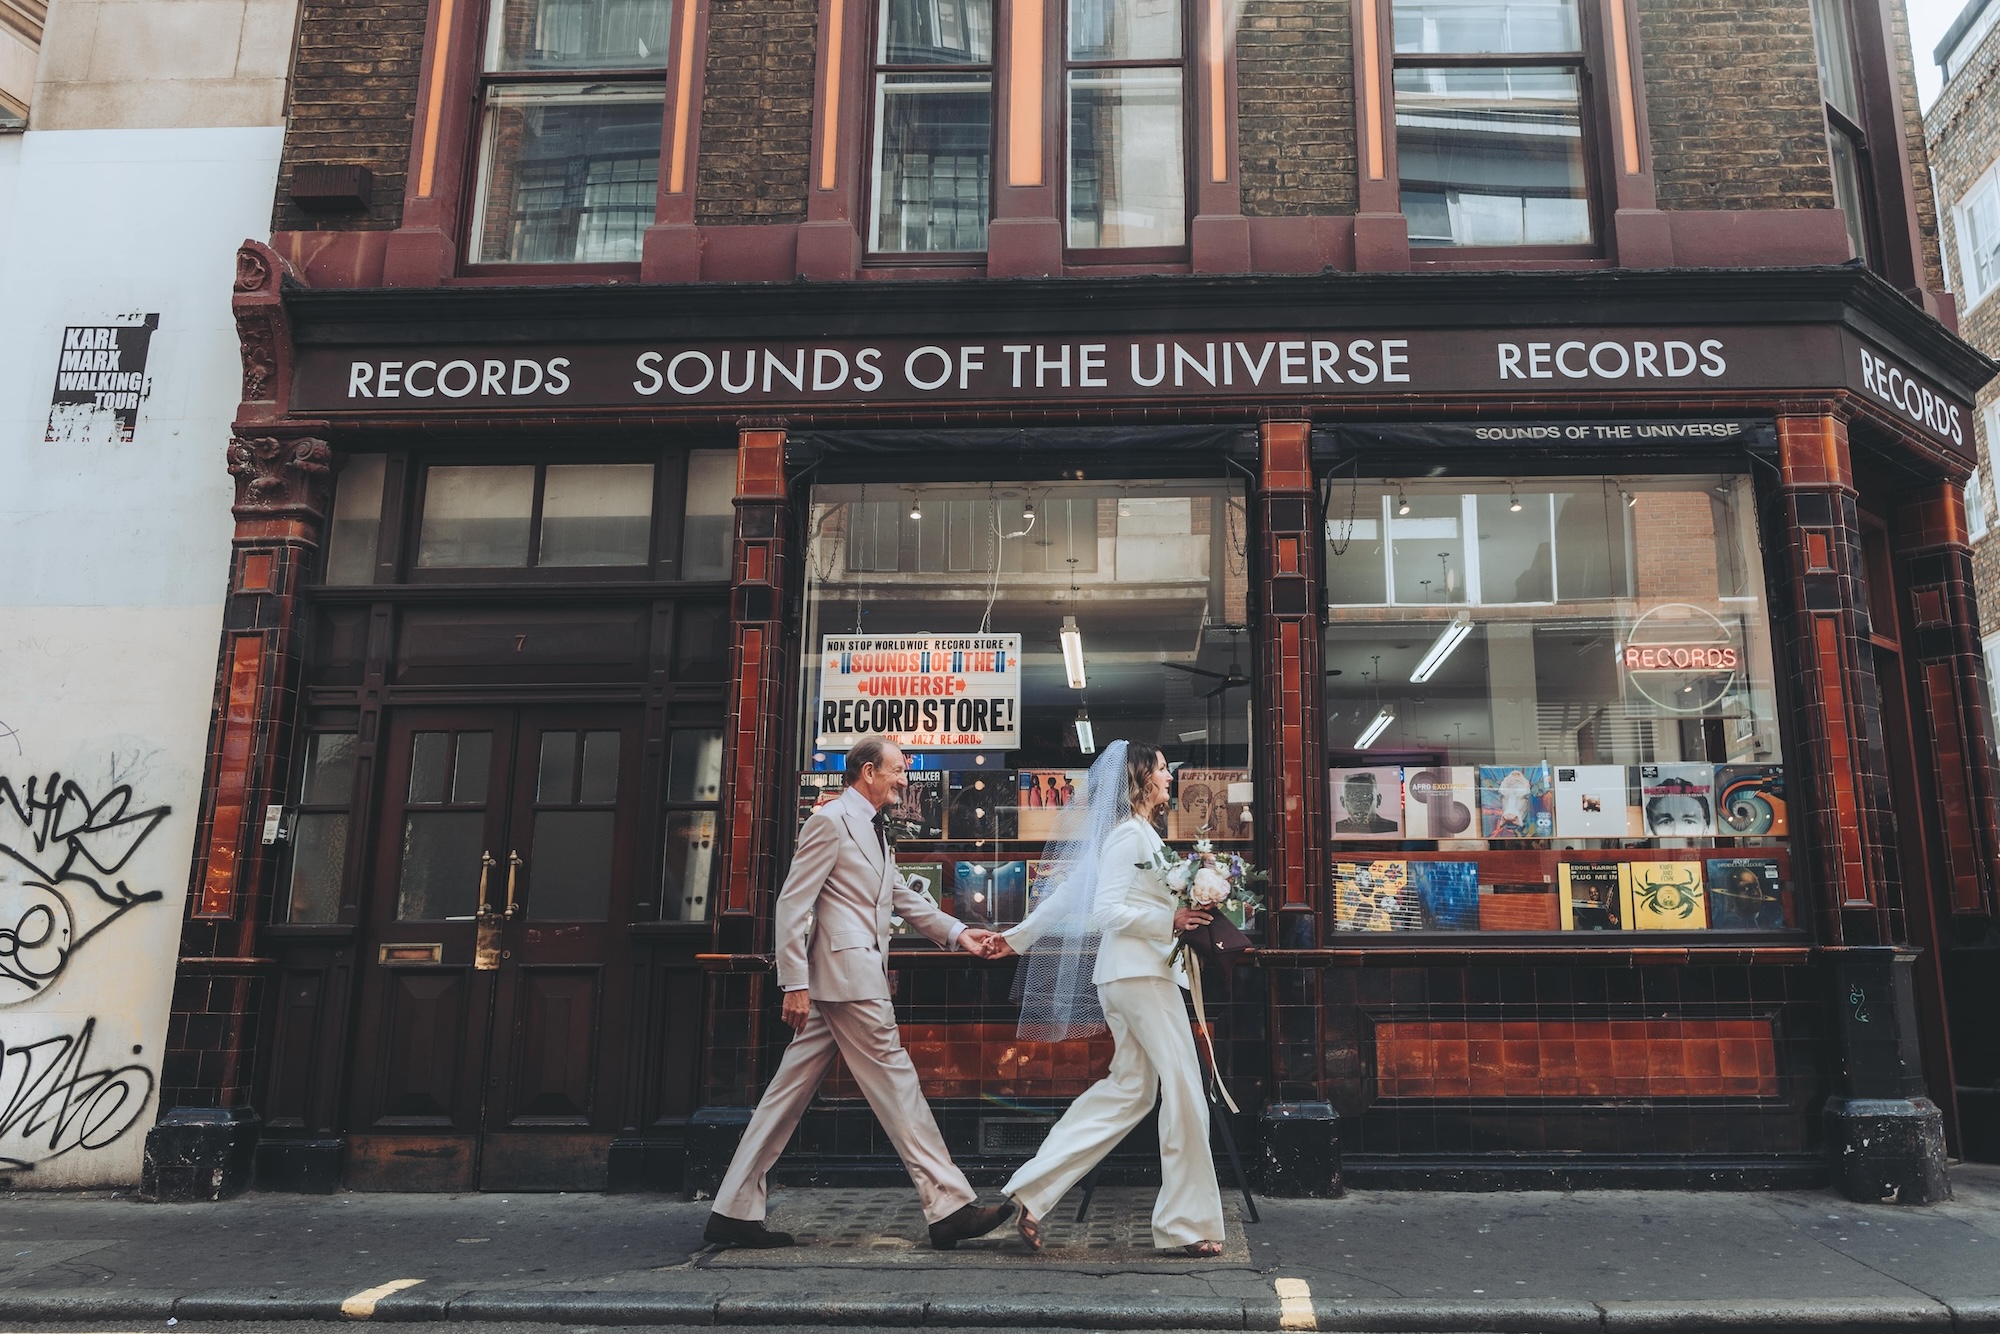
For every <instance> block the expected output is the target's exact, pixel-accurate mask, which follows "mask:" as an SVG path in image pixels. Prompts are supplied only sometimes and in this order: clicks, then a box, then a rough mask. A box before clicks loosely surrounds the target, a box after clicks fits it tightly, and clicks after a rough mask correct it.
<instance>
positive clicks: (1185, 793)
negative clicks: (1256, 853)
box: [1167, 765, 1254, 843]
mask: <svg viewBox="0 0 2000 1334" xmlns="http://www.w3.org/2000/svg"><path fill="white" fill-rule="evenodd" d="M1232 789H1234V791H1235V795H1234V796H1233V797H1232V796H1231V790H1232ZM1250 805H1251V791H1250V771H1249V770H1247V769H1191V768H1188V767H1187V766H1185V765H1183V766H1182V767H1181V768H1180V770H1179V771H1178V772H1177V773H1176V774H1175V775H1174V807H1173V810H1172V811H1171V812H1170V813H1169V814H1168V816H1167V837H1168V838H1170V839H1172V840H1173V841H1175V842H1177V843H1194V842H1196V841H1198V840H1200V839H1204V838H1206V839H1210V840H1213V841H1216V842H1225V841H1227V842H1236V841H1241V840H1243V839H1247V838H1249V837H1250V836H1251V834H1252V833H1253V832H1254V831H1253V829H1252V826H1251V822H1250V821H1248V820H1245V819H1244V818H1243V812H1244V811H1245V810H1247V809H1248V808H1249V807H1250Z"/></svg>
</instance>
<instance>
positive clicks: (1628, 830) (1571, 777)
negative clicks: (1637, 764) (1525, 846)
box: [1555, 764, 1640, 838]
mask: <svg viewBox="0 0 2000 1334" xmlns="http://www.w3.org/2000/svg"><path fill="white" fill-rule="evenodd" d="M1555 774H1556V783H1555V798H1556V833H1557V835H1559V836H1560V837H1562V838H1637V837H1639V836H1640V830H1639V811H1638V807H1637V806H1635V805H1634V804H1633V803H1632V799H1631V789H1630V787H1629V785H1628V782H1627V779H1628V778H1629V771H1628V770H1627V769H1626V767H1625V766H1624V765H1622V764H1558V765H1556V766H1555Z"/></svg>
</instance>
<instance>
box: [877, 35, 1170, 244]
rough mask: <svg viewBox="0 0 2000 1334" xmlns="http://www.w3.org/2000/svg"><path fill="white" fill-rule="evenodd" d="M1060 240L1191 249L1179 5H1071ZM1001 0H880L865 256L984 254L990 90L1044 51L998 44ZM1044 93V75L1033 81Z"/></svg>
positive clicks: (990, 163)
mask: <svg viewBox="0 0 2000 1334" xmlns="http://www.w3.org/2000/svg"><path fill="white" fill-rule="evenodd" d="M1062 14H1063V34H1064V35H1063V39H1062V46H1061V48H1060V52H1061V57H1062V59H1061V62H1060V69H1059V75H1060V79H1061V87H1062V94H1061V97H1062V101H1061V106H1062V115H1063V120H1062V125H1061V126H1060V127H1058V130H1057V133H1058V137H1059V141H1060V143H1061V145H1062V154H1061V156H1062V162H1063V168H1062V194H1063V202H1062V203H1061V204H1060V205H1059V207H1060V208H1061V210H1062V213H1063V216H1064V219H1065V221H1064V235H1065V241H1066V244H1067V245H1068V247H1069V248H1070V249H1071V250H1073V251H1097V250H1118V251H1120V252H1122V254H1123V256H1124V257H1131V258H1141V257H1144V256H1138V255H1134V254H1133V253H1132V252H1135V251H1148V250H1158V249H1161V248H1168V249H1175V248H1179V247H1181V246H1184V245H1185V244H1186V241H1187V167H1186V157H1187V147H1186V144H1187V132H1186V119H1187V106H1186V96H1185V84H1186V78H1185V70H1184V68H1183V66H1184V64H1185V60H1186V51H1187V37H1186V32H1185V24H1186V20H1185V16H1184V15H1183V12H1182V6H1181V4H1180V0H1067V3H1066V4H1065V6H1064V8H1063V11H1062ZM998 41H999V39H998V37H997V36H996V33H995V29H994V24H993V5H992V0H877V8H876V24H875V45H874V52H873V76H872V77H873V95H874V100H873V116H874V138H873V145H872V155H873V163H872V172H871V185H872V196H873V198H872V205H871V208H870V211H869V230H868V248H869V250H870V252H872V253H875V254H883V255H895V254H921V255H929V256H936V255H952V254H957V255H966V256H972V255H977V254H978V253H979V252H981V251H983V250H985V248H986V227H987V221H988V219H989V218H990V217H991V215H992V189H993V173H994V162H995V154H994V145H995V137H996V133H997V129H998V127H997V126H996V124H995V121H994V116H993V102H994V93H993V90H994V86H995V80H996V78H997V77H999V71H1001V70H1003V69H1005V68H1007V67H1008V66H1009V64H1010V62H1011V61H1012V60H1015V59H1021V60H1029V61H1037V60H1039V59H1040V58H1041V53H1040V51H1039V49H1037V50H1034V51H1018V52H1016V51H1009V50H1006V49H1004V47H1002V46H1000V45H997V43H998ZM1033 86H1036V87H1039V86H1040V83H1039V80H1035V81H1033Z"/></svg>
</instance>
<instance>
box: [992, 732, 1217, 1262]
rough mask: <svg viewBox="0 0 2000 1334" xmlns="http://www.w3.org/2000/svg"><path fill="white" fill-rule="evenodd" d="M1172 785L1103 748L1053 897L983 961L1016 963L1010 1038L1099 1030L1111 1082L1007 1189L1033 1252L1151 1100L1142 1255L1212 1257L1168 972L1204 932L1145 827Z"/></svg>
mask: <svg viewBox="0 0 2000 1334" xmlns="http://www.w3.org/2000/svg"><path fill="white" fill-rule="evenodd" d="M1172 781H1173V775H1172V773H1171V772H1170V771H1169V770H1168V768H1167V759H1166V756H1164V755H1162V754H1161V753H1160V752H1159V750H1158V749H1156V748H1155V747H1152V746H1148V745H1137V744H1130V743H1127V742H1124V741H1115V742H1113V743H1112V744H1111V745H1110V746H1109V747H1107V748H1106V750H1105V752H1104V754H1103V755H1102V756H1101V757H1099V759H1098V762H1097V763H1096V764H1095V765H1094V766H1092V768H1091V771H1090V780H1089V783H1088V785H1087V789H1086V792H1085V801H1084V802H1079V803H1076V804H1074V805H1072V806H1071V807H1069V808H1067V809H1066V810H1065V812H1064V815H1065V820H1064V826H1063V827H1061V828H1060V829H1059V832H1058V836H1057V838H1056V839H1054V840H1052V841H1051V842H1050V844H1049V847H1048V850H1047V854H1046V856H1045V860H1046V861H1048V862H1050V863H1053V867H1052V873H1051V879H1052V880H1054V882H1055V887H1054V888H1053V889H1052V890H1051V891H1050V893H1049V895H1048V896H1047V898H1045V899H1044V900H1043V902H1042V903H1041V904H1040V905H1038V906H1037V907H1036V909H1035V911H1034V912H1032V913H1030V914H1029V915H1028V919H1027V920H1026V921H1024V922H1022V923H1021V924H1020V925H1019V926H1017V927H1015V928H1014V929H1013V930H1011V931H1008V932H1005V933H1003V936H1002V940H1003V941H1004V944H1002V945H999V946H995V947H993V953H994V955H995V956H996V957H998V956H1004V955H1005V954H1007V953H1014V952H1019V953H1023V954H1026V955H1027V956H1028V957H1027V959H1026V961H1025V962H1024V963H1023V964H1022V967H1021V976H1020V978H1019V979H1018V980H1017V984H1016V989H1017V991H1018V992H1019V993H1020V997H1021V1001H1022V1012H1021V1027H1020V1032H1021V1036H1023V1037H1026V1038H1038V1039H1044V1040H1055V1041H1061V1040H1064V1039H1067V1038H1072V1037H1078V1036H1083V1035H1086V1034H1090V1033H1095V1032H1102V1031H1103V1030H1104V1029H1106V1028H1108V1029H1110V1031H1111V1037H1112V1041H1113V1042H1114V1043H1115V1044H1116V1045H1115V1047H1114V1049H1113V1052H1112V1056H1111V1069H1110V1072H1109V1073H1108V1074H1106V1075H1105V1077H1104V1078H1103V1079H1100V1080H1098V1081H1097V1083H1095V1084H1093V1085H1091V1087H1090V1088H1089V1090H1087V1091H1086V1092H1085V1093H1084V1094H1083V1096H1082V1097H1080V1098H1078V1099H1077V1100H1076V1101H1075V1102H1074V1103H1072V1104H1071V1105H1070V1109H1069V1111H1067V1112H1065V1113H1064V1114H1063V1118H1062V1120H1060V1121H1058V1122H1057V1123H1056V1125H1055V1127H1054V1128H1053V1129H1052V1130H1050V1131H1049V1136H1048V1138H1047V1139H1046V1140H1044V1141H1043V1142H1042V1147H1041V1149H1040V1151H1039V1152H1037V1153H1036V1154H1035V1156H1034V1157H1033V1158H1032V1159H1030V1160H1029V1161H1028V1163H1027V1165H1026V1166H1024V1167H1022V1168H1021V1170H1020V1171H1018V1172H1016V1173H1015V1174H1014V1177H1013V1179H1012V1180H1011V1181H1009V1182H1008V1183H1007V1185H1006V1194H1007V1195H1008V1196H1010V1197H1012V1199H1013V1200H1014V1202H1015V1203H1016V1204H1018V1205H1019V1206H1020V1210H1021V1212H1020V1219H1019V1227H1020V1230H1021V1237H1022V1239H1023V1240H1025V1241H1026V1242H1027V1243H1028V1244H1029V1245H1030V1246H1032V1247H1034V1248H1036V1249H1037V1250H1039V1249H1041V1245H1042V1240H1041V1220H1042V1219H1043V1218H1044V1217H1046V1216H1047V1214H1048V1211H1049V1210H1051V1209H1053V1208H1054V1207H1055V1206H1056V1203H1057V1201H1059V1200H1061V1199H1062V1197H1063V1195H1064V1194H1065V1193H1066V1192H1067V1191H1068V1190H1069V1188H1070V1187H1071V1186H1074V1185H1075V1184H1076V1183H1077V1182H1078V1181H1080V1180H1082V1179H1083V1177H1084V1176H1085V1174H1087V1173H1088V1172H1089V1171H1090V1169H1091V1168H1092V1167H1094V1166H1096V1165H1097V1163H1098V1161H1099V1160H1100V1159H1102V1158H1103V1157H1104V1155H1105V1154H1107V1153H1109V1152H1110V1151H1111V1150H1112V1149H1113V1148H1115V1147H1117V1145H1118V1142H1119V1141H1120V1140H1122V1139H1124V1138H1125V1134H1126V1132H1127V1131H1129V1130H1131V1129H1132V1127H1133V1126H1135V1125H1137V1124H1138V1123H1139V1122H1140V1121H1142V1120H1144V1119H1145V1117H1146V1114H1147V1113H1148V1112H1150V1111H1152V1110H1153V1104H1154V1101H1155V1099H1158V1101H1159V1104H1160V1195H1159V1199H1158V1201H1157V1202H1156V1203H1155V1204H1154V1206H1153V1243H1154V1245H1156V1246H1159V1247H1161V1248H1163V1249H1166V1248H1179V1249H1182V1250H1184V1251H1186V1252H1187V1253H1188V1254H1189V1255H1196V1256H1202V1255H1219V1254H1221V1253H1222V1191H1221V1188H1220V1187H1219V1186H1218V1185H1217V1184H1216V1179H1215V1160H1214V1159H1213V1158H1212V1157H1211V1156H1210V1154H1209V1148H1208V1100H1207V1098H1206V1097H1205V1096H1204V1095H1203V1092H1202V1074H1201V1065H1200V1060H1199V1058H1198V1057H1197V1056H1196V1054H1195V1046H1194V1036H1193V1033H1192V1031H1191V1030H1190V1026H1189V1022H1188V1014H1187V1009H1186V1007H1185V1006H1184V1005H1183V1004H1182V1001H1181V988H1182V987H1184V986H1185V985H1186V984H1187V983H1186V976H1185V974H1184V973H1182V971H1181V969H1180V968H1179V966H1178V965H1177V964H1174V963H1171V962H1169V961H1170V960H1171V959H1172V957H1173V952H1174V945H1175V943H1176V940H1177V938H1178V937H1179V935H1180V933H1181V932H1182V931H1185V930H1187V929H1188V928H1189V927H1192V926H1197V925H1201V924H1204V923H1206V922H1207V921H1208V920H1209V919H1208V914H1206V913H1203V912H1199V911H1196V910H1194V909H1191V908H1185V907H1182V906H1180V904H1179V902H1178V901H1177V900H1176V899H1175V898H1174V895H1173V893H1172V891H1171V890H1169V889H1168V888H1167V883H1166V880H1165V879H1164V878H1163V876H1162V874H1161V870H1160V868H1159V866H1158V864H1157V861H1156V859H1157V856H1158V854H1159V852H1160V851H1161V848H1162V847H1163V846H1164V845H1163V844H1162V843H1161V841H1160V836H1159V834H1158V833H1157V832H1156V831H1155V829H1154V820H1155V819H1156V817H1157V816H1158V814H1159V812H1160V811H1161V810H1163V809H1164V808H1165V807H1166V804H1167V796H1168V791H1169V788H1170V785H1171V784H1172ZM1072 813H1074V814H1075V816H1077V817H1079V818H1075V819H1072V818H1070V817H1071V814H1072ZM1086 979H1087V980H1086ZM1093 993H1094V994H1093Z"/></svg>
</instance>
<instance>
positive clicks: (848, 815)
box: [774, 787, 965, 1001]
mask: <svg viewBox="0 0 2000 1334" xmlns="http://www.w3.org/2000/svg"><path fill="white" fill-rule="evenodd" d="M891 913H894V914H895V915H896V916H899V917H901V918H902V919H903V920H904V921H906V922H908V923H909V924H910V925H911V926H914V927H915V928H916V929H917V930H919V931H921V932H923V933H924V935H926V936H928V937H930V938H931V939H932V940H934V941H936V942H937V943H938V944H940V945H943V946H944V947H946V948H947V949H949V948H951V947H952V946H954V945H956V944H957V943H958V937H959V934H960V933H961V932H963V931H964V930H965V926H964V924H963V923H961V922H959V921H957V920H956V919H954V918H952V917H951V916H949V915H947V914H946V913H944V912H942V911H940V910H939V908H938V906H937V905H936V904H934V903H932V902H931V901H930V899H929V898H927V897H925V896H924V895H922V894H919V893H918V892H917V891H916V890H914V889H911V888H910V886H909V883H908V882H907V881H905V880H904V879H903V876H902V874H901V872H899V871H897V869H896V858H895V855H894V854H893V853H891V854H886V855H885V854H884V852H883V851H882V844H881V842H880V840H878V839H877V838H876V836H875V811H874V809H873V808H872V807H870V806H869V804H868V798H866V797H864V796H862V795H861V794H860V793H859V792H856V791H855V790H854V789H853V788H851V787H850V788H848V789H847V790H846V791H844V792H842V793H841V794H840V796H839V797H838V798H837V799H836V800H834V801H830V802H828V803H827V804H826V805H824V806H822V807H820V808H819V809H818V810H816V811H814V812H813V813H812V817H811V818H810V819H808V820H807V821H806V823H805V828H803V829H801V830H800V831H799V844H798V849H797V850H796V851H795V852H794V853H793V854H792V869H791V872H790V874H788V875H787V876H786V877H785V886H784V888H783V889H781V890H779V891H778V907H777V913H776V923H775V927H774V934H775V936H776V937H777V939H776V941H775V947H776V951H777V956H778V986H779V988H780V989H781V990H784V991H796V990H798V989H799V988H800V987H805V988H807V989H808V990H809V991H810V993H811V995H812V998H813V999H814V1000H816V1001H857V1000H888V999H889V917H890V914H891Z"/></svg>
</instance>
